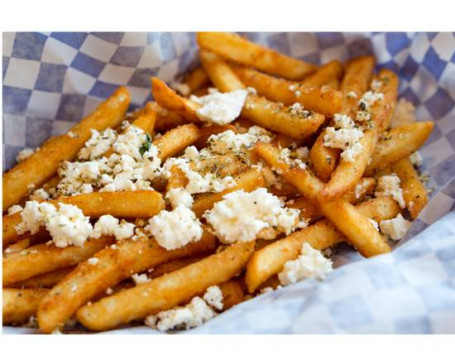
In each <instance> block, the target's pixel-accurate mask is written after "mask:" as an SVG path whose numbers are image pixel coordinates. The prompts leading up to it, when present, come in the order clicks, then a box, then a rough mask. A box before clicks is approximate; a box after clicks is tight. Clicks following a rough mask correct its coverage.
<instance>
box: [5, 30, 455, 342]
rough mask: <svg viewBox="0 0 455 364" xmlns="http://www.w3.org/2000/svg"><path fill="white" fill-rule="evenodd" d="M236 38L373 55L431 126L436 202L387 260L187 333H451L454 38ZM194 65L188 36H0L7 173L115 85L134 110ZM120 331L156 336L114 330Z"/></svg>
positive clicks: (454, 318) (308, 52)
mask: <svg viewBox="0 0 455 364" xmlns="http://www.w3.org/2000/svg"><path fill="white" fill-rule="evenodd" d="M244 35H246V36H247V37H249V38H250V39H251V40H253V41H254V42H258V43H261V44H264V45H267V46H269V47H271V48H274V49H276V50H278V51H280V52H283V53H286V54H289V55H291V56H293V57H296V58H300V59H303V60H306V61H309V62H314V63H325V62H327V61H330V60H332V59H339V60H341V61H345V60H347V59H349V58H351V57H355V56H359V55H364V54H374V55H375V56H376V58H377V61H378V67H386V68H390V69H392V70H393V71H395V72H397V73H398V75H399V77H400V80H401V82H400V96H401V97H404V98H406V99H408V100H409V101H411V102H413V103H414V105H415V106H416V107H417V109H416V110H417V117H418V120H434V121H435V122H436V126H435V129H434V131H433V134H432V135H431V137H430V138H429V140H428V141H427V143H426V144H425V145H424V147H423V148H422V149H421V153H422V155H423V157H424V166H423V170H425V171H428V172H429V173H430V176H431V178H430V186H431V187H432V188H433V189H434V192H433V193H432V196H431V200H430V202H429V204H428V206H427V207H426V208H425V209H424V211H423V212H422V213H421V215H420V216H419V218H418V219H417V220H416V221H415V222H414V223H413V225H412V227H411V229H410V231H409V232H408V234H407V236H406V238H405V239H404V240H403V241H402V242H401V243H400V244H399V245H398V246H397V247H396V249H395V250H394V251H393V253H391V254H387V255H383V256H379V257H376V258H372V259H368V260H366V259H362V258H361V257H360V256H359V254H358V253H356V252H353V251H352V250H350V249H344V250H343V249H342V251H343V252H342V254H340V255H339V256H337V258H336V259H335V262H334V264H335V266H336V267H338V268H337V269H336V270H335V271H334V272H333V273H332V274H331V275H330V276H329V277H328V278H327V279H326V280H325V281H323V282H318V281H316V280H314V279H310V280H307V281H304V282H300V283H297V284H294V285H292V286H288V287H285V288H282V289H279V290H277V291H274V292H272V293H268V294H264V295H261V296H259V297H256V298H254V299H251V300H249V301H247V302H245V303H242V304H240V305H238V306H236V307H234V308H232V309H231V310H228V311H227V312H225V313H223V314H221V315H219V316H217V317H216V318H214V319H213V320H211V321H210V322H208V323H206V324H204V325H203V326H201V327H199V328H196V329H193V330H190V331H188V332H185V333H187V334H196V333H204V334H207V333H210V334H227V333H229V334H234V333H242V334H243V333H251V334H253V333H261V334H262V333H455V211H454V210H455V206H454V205H455V204H454V201H455V178H454V176H455V34H454V33H245V34H244ZM196 64H197V47H196V44H195V38H194V34H193V33H112V32H111V33H3V125H4V127H3V152H4V153H3V156H4V158H3V169H4V170H6V169H8V168H10V167H11V166H13V165H14V164H15V158H16V155H17V153H18V152H19V151H20V150H21V149H23V148H24V147H37V146H39V145H40V144H41V143H43V142H44V141H45V140H47V139H48V138H49V137H50V136H52V135H58V134H61V133H64V132H66V131H67V130H68V129H69V128H70V126H71V125H72V124H73V123H75V122H77V121H79V120H80V119H81V118H82V116H83V115H86V114H87V113H89V112H90V111H92V110H93V109H94V108H95V107H96V105H97V104H98V103H99V102H100V101H101V100H102V99H105V98H106V97H107V96H108V95H110V94H111V93H112V92H113V91H114V89H115V88H117V87H118V86H119V85H127V86H128V88H129V90H130V92H131V94H132V102H133V104H134V105H132V107H135V106H138V105H142V104H143V103H144V102H145V101H146V100H148V99H149V98H150V76H158V77H160V78H161V79H163V80H164V81H172V80H174V79H176V78H178V77H179V76H180V75H182V74H183V73H185V72H186V71H187V70H189V69H191V68H193V67H194V66H195V65H196ZM347 263H351V264H347ZM3 332H4V333H32V332H35V331H34V330H32V329H26V328H10V327H7V328H4V329H3ZM126 332H127V333H131V334H137V333H139V334H145V333H155V331H153V330H151V329H149V328H146V327H136V328H128V329H121V330H114V331H110V333H113V334H116V333H122V334H123V333H126Z"/></svg>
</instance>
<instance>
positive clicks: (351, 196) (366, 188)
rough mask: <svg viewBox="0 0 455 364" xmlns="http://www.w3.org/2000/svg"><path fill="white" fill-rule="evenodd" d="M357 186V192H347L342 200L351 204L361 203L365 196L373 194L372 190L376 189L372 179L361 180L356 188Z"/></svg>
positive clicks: (353, 190) (374, 181)
mask: <svg viewBox="0 0 455 364" xmlns="http://www.w3.org/2000/svg"><path fill="white" fill-rule="evenodd" d="M359 185H360V186H361V188H360V189H359V190H358V191H356V190H355V189H352V190H350V191H348V192H347V193H346V194H345V195H344V196H343V198H344V199H345V200H347V201H349V202H350V203H352V204H356V203H358V202H359V201H362V200H363V199H364V198H365V196H367V195H371V194H372V193H373V191H374V188H375V187H376V180H375V179H374V178H361V179H360V181H359V183H358V184H357V185H356V188H357V186H359Z"/></svg>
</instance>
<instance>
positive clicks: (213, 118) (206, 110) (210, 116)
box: [190, 89, 248, 125]
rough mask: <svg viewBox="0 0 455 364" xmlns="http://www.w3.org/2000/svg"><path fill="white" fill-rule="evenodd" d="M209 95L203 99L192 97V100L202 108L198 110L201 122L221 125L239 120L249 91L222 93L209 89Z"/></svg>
mask: <svg viewBox="0 0 455 364" xmlns="http://www.w3.org/2000/svg"><path fill="white" fill-rule="evenodd" d="M209 93H210V94H209V95H207V96H202V97H197V96H195V95H191V97H190V100H191V101H193V102H195V103H197V104H199V105H200V106H201V107H200V108H198V109H197V110H196V114H197V116H198V117H199V118H200V119H201V120H203V121H207V122H212V123H215V124H220V125H224V124H229V123H230V122H232V121H234V120H235V119H237V118H238V116H239V115H240V113H241V111H242V108H243V105H244V104H245V100H246V97H247V96H248V90H235V91H231V92H226V93H221V92H219V91H218V90H217V89H209Z"/></svg>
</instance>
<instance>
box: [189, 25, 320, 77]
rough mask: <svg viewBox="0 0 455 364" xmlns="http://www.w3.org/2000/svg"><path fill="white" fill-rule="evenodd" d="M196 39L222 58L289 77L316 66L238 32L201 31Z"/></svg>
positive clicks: (201, 45) (304, 74) (311, 70)
mask: <svg viewBox="0 0 455 364" xmlns="http://www.w3.org/2000/svg"><path fill="white" fill-rule="evenodd" d="M197 42H198V44H199V47H201V48H203V49H207V50H208V51H210V52H213V53H215V54H218V55H219V56H221V57H223V58H226V59H229V60H231V61H235V62H238V63H242V64H245V65H247V66H251V67H254V68H257V69H259V70H262V71H264V72H267V73H271V74H274V75H278V76H282V77H285V78H289V79H291V80H301V79H302V78H303V77H304V76H306V75H308V74H310V73H311V72H314V71H315V70H316V69H317V67H316V66H314V65H312V64H309V63H306V62H304V61H301V60H298V59H295V58H291V57H289V56H285V55H284V54H280V53H278V52H276V51H273V50H271V49H268V48H265V47H262V46H260V45H258V44H254V43H252V42H250V41H248V40H247V39H245V38H242V37H240V36H239V35H237V34H230V33H215V32H200V33H198V34H197Z"/></svg>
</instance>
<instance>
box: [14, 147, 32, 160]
mask: <svg viewBox="0 0 455 364" xmlns="http://www.w3.org/2000/svg"><path fill="white" fill-rule="evenodd" d="M33 153H35V151H34V150H33V149H31V148H25V149H22V150H21V151H20V152H19V153H18V154H17V157H16V161H17V162H18V163H20V162H22V161H25V160H26V159H27V158H28V157H30V156H31V155H32V154H33Z"/></svg>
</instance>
